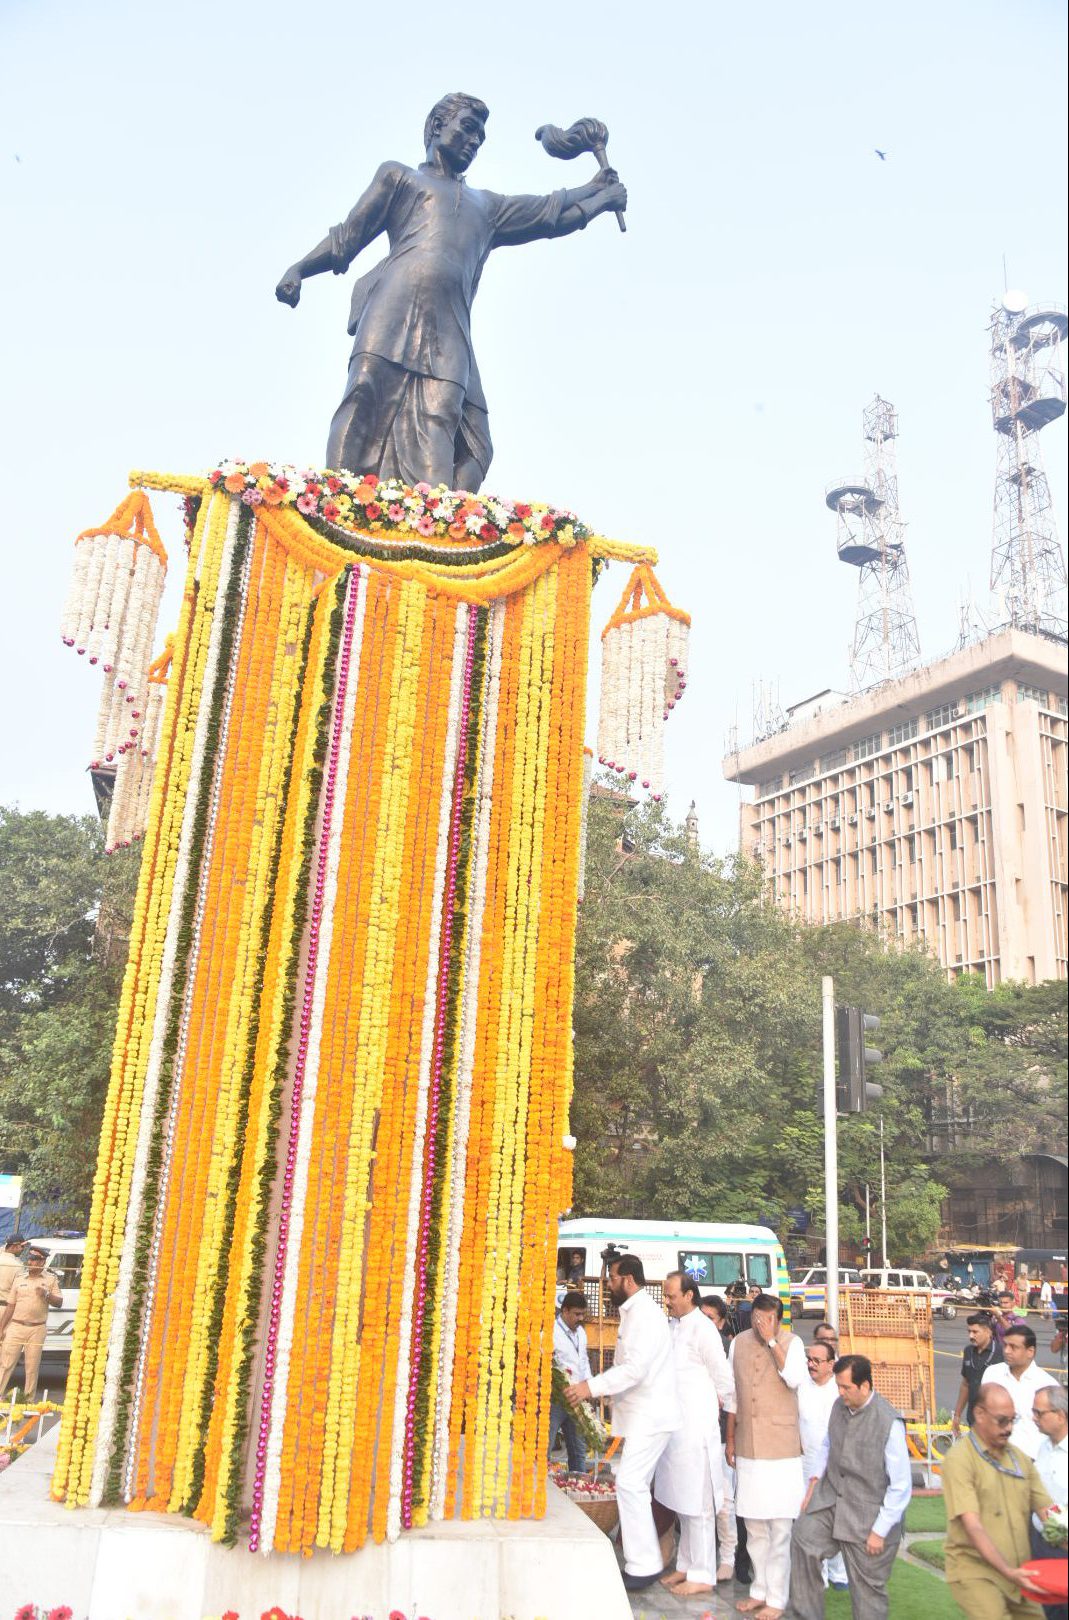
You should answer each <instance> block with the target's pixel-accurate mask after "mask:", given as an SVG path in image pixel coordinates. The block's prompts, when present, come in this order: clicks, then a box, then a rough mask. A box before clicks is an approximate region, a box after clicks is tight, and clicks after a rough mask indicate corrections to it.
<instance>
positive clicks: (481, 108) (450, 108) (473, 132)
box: [423, 91, 490, 174]
mask: <svg viewBox="0 0 1069 1620" xmlns="http://www.w3.org/2000/svg"><path fill="white" fill-rule="evenodd" d="M489 116H490V109H489V107H488V106H487V105H486V102H485V101H480V100H479V98H478V96H466V95H464V94H462V93H461V92H459V91H458V92H455V93H454V94H453V95H450V96H443V97H442V99H441V101H436V102H435V104H434V106H433V107H432V108H431V110H430V112H429V113H428V114H427V122H426V123H425V124H424V126H423V144H424V146H425V147H426V150H427V157H428V159H433V157H434V155H435V153H436V152H438V153H440V155H441V159H442V162H443V164H444V165H445V167H446V168H447V169H449V170H450V172H451V173H453V174H463V173H464V170H465V169H467V168H469V167H470V166H471V164H472V162H473V161H474V159H475V157H476V156H477V154H478V151H479V148H480V146H481V145H482V144H483V141H484V140H485V139H486V120H487V119H488V118H489Z"/></svg>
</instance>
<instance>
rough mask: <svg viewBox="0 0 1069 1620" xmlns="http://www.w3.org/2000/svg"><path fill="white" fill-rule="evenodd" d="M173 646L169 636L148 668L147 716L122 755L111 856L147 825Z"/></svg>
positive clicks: (114, 793)
mask: <svg viewBox="0 0 1069 1620" xmlns="http://www.w3.org/2000/svg"><path fill="white" fill-rule="evenodd" d="M173 646H174V637H173V636H168V637H167V645H166V648H165V650H164V651H163V652H162V653H161V654H160V656H159V658H157V659H155V661H154V662H153V663H151V664H150V665H149V667H148V678H147V695H146V697H145V700H144V701H145V707H144V712H143V714H139V715H138V719H139V722H140V730H139V733H138V738H137V744H136V746H132V747H129V748H126V749H124V750H123V751H122V756H121V758H120V760H119V764H118V769H117V770H116V772H115V787H114V789H113V791H112V796H111V810H110V812H109V815H108V827H107V832H106V834H105V840H104V845H105V848H106V850H107V852H108V854H109V855H110V854H111V852H112V850H113V849H125V848H128V847H129V845H130V844H132V843H133V842H134V840H135V839H137V838H143V837H144V834H145V829H146V827H147V825H148V806H149V799H150V797H151V794H152V777H153V774H154V772H155V769H156V753H157V749H158V746H159V739H160V728H161V725H162V722H163V705H164V702H165V700H166V697H167V676H168V673H169V671H170V668H171V657H172V649H173Z"/></svg>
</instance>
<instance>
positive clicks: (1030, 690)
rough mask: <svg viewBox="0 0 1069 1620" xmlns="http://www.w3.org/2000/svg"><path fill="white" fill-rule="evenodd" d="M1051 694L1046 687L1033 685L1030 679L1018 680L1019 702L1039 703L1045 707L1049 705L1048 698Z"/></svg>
mask: <svg viewBox="0 0 1069 1620" xmlns="http://www.w3.org/2000/svg"><path fill="white" fill-rule="evenodd" d="M1049 696H1050V693H1049V692H1047V691H1046V689H1045V688H1044V689H1041V688H1040V687H1038V686H1032V685H1031V684H1030V682H1028V681H1018V682H1017V701H1018V703H1039V704H1041V705H1042V706H1043V708H1044V709H1045V708H1046V707H1047V698H1048V697H1049Z"/></svg>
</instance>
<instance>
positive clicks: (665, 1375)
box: [564, 1254, 682, 1592]
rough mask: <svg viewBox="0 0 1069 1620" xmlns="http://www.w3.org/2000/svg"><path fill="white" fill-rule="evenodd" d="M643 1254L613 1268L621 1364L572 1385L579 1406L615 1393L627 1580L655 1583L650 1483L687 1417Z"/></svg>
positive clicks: (630, 1585)
mask: <svg viewBox="0 0 1069 1620" xmlns="http://www.w3.org/2000/svg"><path fill="white" fill-rule="evenodd" d="M645 1283H646V1276H645V1273H644V1271H643V1269H642V1262H641V1260H640V1259H639V1258H638V1256H637V1255H634V1254H624V1255H621V1256H620V1258H619V1259H618V1260H615V1261H614V1262H613V1264H612V1265H611V1267H610V1268H609V1278H608V1286H609V1293H610V1294H611V1295H612V1298H613V1301H614V1302H615V1304H616V1305H617V1306H618V1307H619V1310H620V1333H619V1337H618V1338H617V1341H616V1351H615V1355H614V1358H613V1364H612V1366H611V1367H609V1368H608V1369H607V1370H606V1371H605V1372H602V1373H599V1374H598V1375H597V1377H596V1378H591V1379H585V1380H583V1381H582V1382H580V1383H577V1384H569V1385H568V1387H567V1389H566V1390H565V1392H564V1394H565V1399H566V1400H568V1401H569V1402H570V1403H571V1404H572V1405H573V1406H577V1405H578V1404H579V1402H580V1401H583V1400H586V1399H587V1398H588V1397H589V1396H601V1395H608V1396H611V1398H612V1428H613V1432H614V1434H618V1435H621V1436H622V1437H623V1441H624V1449H623V1457H622V1458H621V1461H620V1465H619V1467H618V1468H617V1470H616V1505H617V1507H618V1508H619V1511H620V1539H621V1541H622V1543H623V1549H624V1585H625V1587H626V1588H627V1589H628V1591H629V1592H634V1591H639V1590H641V1588H642V1587H644V1586H650V1585H652V1583H653V1582H654V1581H655V1580H656V1579H657V1577H658V1576H659V1575H660V1573H661V1567H662V1566H661V1549H660V1544H659V1542H658V1539H657V1530H656V1528H655V1526H654V1522H653V1508H652V1505H651V1500H650V1482H651V1480H652V1479H653V1475H654V1472H655V1470H656V1468H657V1464H658V1463H659V1462H660V1460H661V1455H662V1453H663V1451H664V1449H665V1447H666V1446H667V1444H668V1442H669V1440H670V1439H671V1437H672V1434H673V1433H674V1432H675V1430H676V1429H678V1428H679V1426H680V1424H681V1422H682V1414H681V1412H680V1407H679V1396H678V1393H677V1388H676V1368H675V1360H674V1358H673V1355H672V1342H671V1339H670V1338H669V1334H668V1318H667V1317H666V1316H665V1314H664V1312H663V1311H662V1309H661V1307H660V1306H659V1305H658V1304H657V1302H656V1300H655V1299H654V1298H653V1296H652V1294H647V1292H646V1288H645Z"/></svg>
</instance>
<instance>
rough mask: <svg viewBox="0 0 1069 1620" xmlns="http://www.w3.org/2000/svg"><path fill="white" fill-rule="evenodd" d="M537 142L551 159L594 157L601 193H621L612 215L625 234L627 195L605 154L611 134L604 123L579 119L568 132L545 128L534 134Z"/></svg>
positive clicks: (553, 125) (598, 186)
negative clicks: (584, 153)
mask: <svg viewBox="0 0 1069 1620" xmlns="http://www.w3.org/2000/svg"><path fill="white" fill-rule="evenodd" d="M535 140H536V141H541V143H542V145H543V146H544V147H545V149H546V151H547V152H548V153H549V155H550V157H556V158H574V157H579V156H580V154H581V153H583V152H590V153H592V154H593V156H594V157H596V158H597V160H598V165H599V168H598V173H597V175H596V176H595V179H594V181H593V184H594V186H595V187H596V188H597V190H599V191H613V192H617V191H618V192H619V194H620V195H619V202H618V206H615V207H613V212H614V213H615V215H616V222H617V224H618V225H619V227H620V229H621V230H622V231H626V229H627V226H626V225H625V224H624V209H625V208H626V207H627V192H626V191H625V190H624V188H623V187H622V186H621V185H620V177H619V175H618V174H617V173H616V170H615V169H612V168H610V167H609V159H608V154H607V152H606V148H607V146H608V144H609V132H608V130H607V129H606V127H605V125H604V124H603V123H602V122H601V119H600V118H577V119H576V121H575V123H574V124H571V125H570V126H569V127H568V128H567V129H560V128H558V126H557V125H556V124H542V125H541V126H540V127H539V128H538V129H536V130H535ZM616 200H617V199H616V198H615V197H613V198H612V199H611V200H610V204H609V205H610V207H612V206H613V203H615V202H616Z"/></svg>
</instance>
